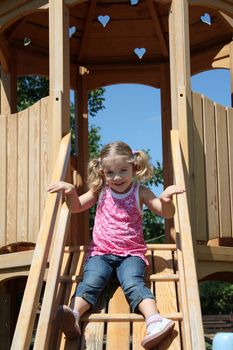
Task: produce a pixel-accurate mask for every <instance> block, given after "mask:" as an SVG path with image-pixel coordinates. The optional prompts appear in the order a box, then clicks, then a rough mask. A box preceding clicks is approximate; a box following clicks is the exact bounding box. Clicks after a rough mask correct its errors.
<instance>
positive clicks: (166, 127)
mask: <svg viewBox="0 0 233 350" xmlns="http://www.w3.org/2000/svg"><path fill="white" fill-rule="evenodd" d="M160 84H161V86H160V92H161V93H160V95H161V119H162V140H163V142H162V143H163V170H164V171H163V173H164V178H163V180H164V187H167V186H169V185H171V184H172V183H173V171H172V160H171V156H170V155H171V138H170V132H171V129H172V121H171V89H170V72H169V64H168V63H167V64H161V66H160ZM173 228H174V224H173V220H165V235H166V240H167V242H171V241H175V236H174V230H173Z"/></svg>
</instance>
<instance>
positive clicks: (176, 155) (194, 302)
mask: <svg viewBox="0 0 233 350" xmlns="http://www.w3.org/2000/svg"><path fill="white" fill-rule="evenodd" d="M171 147H172V160H173V170H174V177H175V183H176V184H179V185H181V186H184V187H185V180H184V172H183V163H182V155H181V148H180V141H179V132H178V131H176V130H172V131H171ZM175 230H176V232H177V236H178V238H179V239H180V244H181V249H182V253H183V266H184V291H183V293H185V294H186V299H187V310H186V312H187V313H188V315H186V317H187V318H188V323H187V324H188V325H189V327H190V336H191V349H193V350H196V349H198V350H204V349H205V343H204V332H203V326H202V318H201V307H200V299H199V291H198V282H197V274H196V267H195V258H194V251H193V243H192V233H191V225H190V219H189V212H188V202H187V194H186V193H183V194H179V195H178V196H177V197H176V214H175Z"/></svg>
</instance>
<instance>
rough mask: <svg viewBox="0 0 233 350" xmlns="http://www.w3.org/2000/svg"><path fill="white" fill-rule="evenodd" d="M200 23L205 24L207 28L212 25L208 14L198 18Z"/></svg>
mask: <svg viewBox="0 0 233 350" xmlns="http://www.w3.org/2000/svg"><path fill="white" fill-rule="evenodd" d="M200 19H201V21H202V22H203V23H205V24H208V25H209V26H211V24H212V18H211V16H210V15H209V14H208V13H204V15H202V16H201V17H200Z"/></svg>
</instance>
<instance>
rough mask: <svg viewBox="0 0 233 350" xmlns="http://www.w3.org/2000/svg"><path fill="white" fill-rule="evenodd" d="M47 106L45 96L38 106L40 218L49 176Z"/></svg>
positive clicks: (46, 194) (47, 102)
mask: <svg viewBox="0 0 233 350" xmlns="http://www.w3.org/2000/svg"><path fill="white" fill-rule="evenodd" d="M48 108H49V98H48V97H45V98H43V99H42V100H41V108H40V169H41V175H40V181H41V183H40V220H41V218H42V215H43V211H44V208H45V202H46V199H47V197H48V192H47V187H48V184H49V178H51V173H52V169H51V164H50V156H49V148H48V144H49V135H50V132H49V129H48V117H49V116H48Z"/></svg>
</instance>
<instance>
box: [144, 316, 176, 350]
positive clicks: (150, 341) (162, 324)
mask: <svg viewBox="0 0 233 350" xmlns="http://www.w3.org/2000/svg"><path fill="white" fill-rule="evenodd" d="M152 322H153V323H155V325H154V329H153V331H151V332H150V333H148V334H147V335H146V336H145V338H144V339H143V340H142V346H143V347H144V348H145V349H147V350H149V349H152V348H154V347H155V346H156V345H158V344H159V343H160V342H161V341H162V340H163V339H164V338H166V337H167V336H168V335H169V334H171V333H172V331H173V328H174V326H175V322H174V321H171V320H169V319H167V318H165V317H161V319H160V320H156V321H152ZM152 322H151V323H152Z"/></svg>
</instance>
